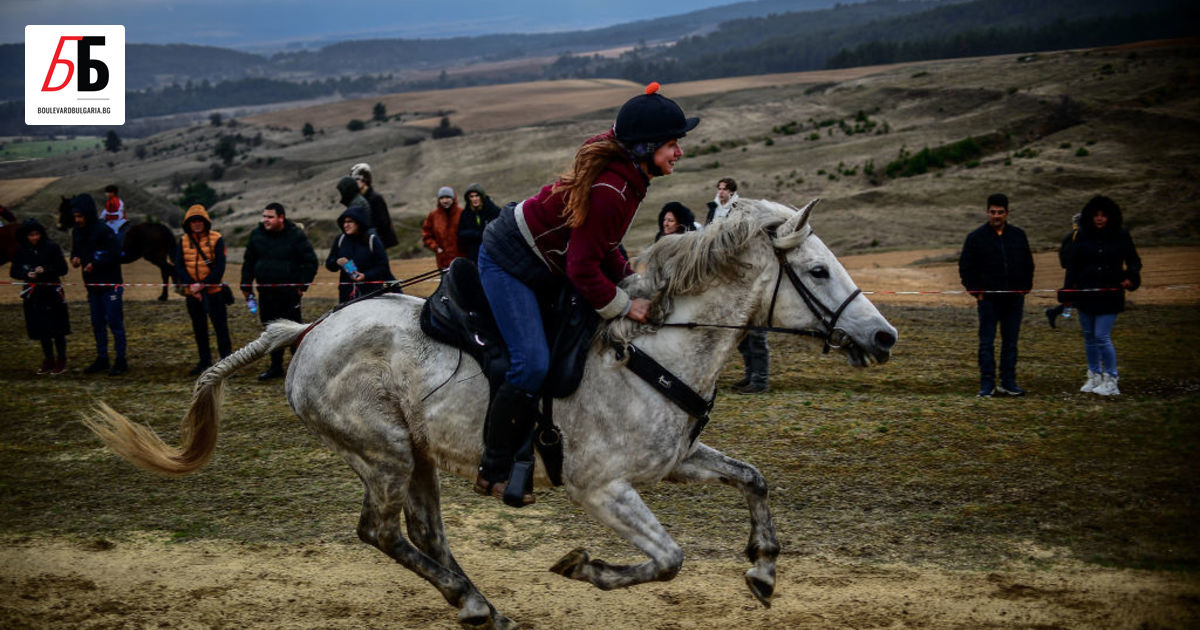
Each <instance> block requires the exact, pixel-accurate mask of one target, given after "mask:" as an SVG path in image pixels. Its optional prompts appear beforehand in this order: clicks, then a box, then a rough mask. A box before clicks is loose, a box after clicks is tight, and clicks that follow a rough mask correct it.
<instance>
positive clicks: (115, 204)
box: [100, 184, 126, 234]
mask: <svg viewBox="0 0 1200 630" xmlns="http://www.w3.org/2000/svg"><path fill="white" fill-rule="evenodd" d="M100 218H102V219H104V223H105V224H106V225H108V227H109V228H110V229H112V231H113V233H114V234H120V232H121V228H122V227H123V226H124V225H125V221H126V218H125V202H124V201H122V200H121V198H120V197H118V196H117V187H116V185H115V184H109V185H107V186H105V187H104V214H103V215H102V216H101V217H100Z"/></svg>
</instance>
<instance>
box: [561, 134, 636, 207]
mask: <svg viewBox="0 0 1200 630" xmlns="http://www.w3.org/2000/svg"><path fill="white" fill-rule="evenodd" d="M629 159H631V158H630V155H629V152H628V151H627V150H626V149H625V147H623V146H621V144H620V143H619V142H617V139H616V138H615V137H613V135H612V133H611V132H609V133H606V134H604V135H602V136H600V137H599V138H598V139H597V140H595V141H592V142H589V143H587V144H585V145H583V146H582V147H579V151H578V152H576V153H575V163H574V164H572V165H571V170H569V171H567V172H566V173H563V174H562V175H559V177H558V181H556V182H554V188H553V189H552V192H553V193H554V194H562V196H563V201H564V206H563V212H562V216H563V217H565V218H566V219H567V225H568V226H569V227H572V228H576V227H579V226H580V225H582V224H583V221H584V219H587V215H588V209H589V203H588V202H589V198H590V197H591V189H592V184H594V183H596V178H597V177H599V176H600V173H602V172H604V169H605V168H606V167H607V166H608V164H609V162H613V161H615V160H629Z"/></svg>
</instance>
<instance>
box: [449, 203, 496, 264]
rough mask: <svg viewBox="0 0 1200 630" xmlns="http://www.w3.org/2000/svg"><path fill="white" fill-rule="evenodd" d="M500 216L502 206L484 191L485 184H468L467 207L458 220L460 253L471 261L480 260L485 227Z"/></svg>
mask: <svg viewBox="0 0 1200 630" xmlns="http://www.w3.org/2000/svg"><path fill="white" fill-rule="evenodd" d="M498 216H500V208H499V207H497V206H496V204H495V203H493V202H492V198H491V197H488V196H487V193H486V192H484V191H483V186H480V185H479V184H471V185H470V186H467V207H466V208H463V212H462V214H461V215H460V217H459V220H458V234H457V236H458V238H457V243H458V255H459V256H462V257H463V258H469V259H470V260H471V262H476V261H477V260H479V244H480V243H482V242H483V228H485V227H487V224H488V223H491V222H492V220H493V219H495V218H496V217H498Z"/></svg>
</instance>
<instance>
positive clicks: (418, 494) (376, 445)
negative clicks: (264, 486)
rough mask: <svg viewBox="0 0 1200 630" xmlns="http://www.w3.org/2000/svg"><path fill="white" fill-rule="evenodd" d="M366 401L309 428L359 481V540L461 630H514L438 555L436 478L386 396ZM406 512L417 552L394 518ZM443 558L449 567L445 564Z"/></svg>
mask: <svg viewBox="0 0 1200 630" xmlns="http://www.w3.org/2000/svg"><path fill="white" fill-rule="evenodd" d="M358 375H362V374H361V372H359V373H358ZM364 380H365V379H364ZM367 391H368V392H369V390H367ZM366 395H367V396H376V395H377V396H378V398H374V399H373V400H369V401H363V400H356V401H351V402H350V403H349V404H341V405H339V406H338V408H337V410H336V411H334V410H327V412H328V415H327V416H325V418H324V421H323V422H320V423H317V424H316V425H315V427H316V428H317V430H318V431H319V432H320V433H322V435H323V437H325V438H326V441H327V442H329V443H331V445H332V446H333V447H334V448H335V450H337V451H338V452H339V453H341V454H342V455H343V456H344V457H345V458H346V460H347V461H348V462H349V463H350V466H351V468H353V469H354V471H355V472H356V473H358V476H359V478H361V479H362V482H363V489H364V491H365V495H364V497H363V508H362V516H361V517H360V519H359V523H358V536H359V538H361V539H362V540H363V541H364V542H366V543H368V544H370V545H373V546H375V547H377V548H378V549H379V550H380V551H382V552H384V553H385V554H387V555H388V556H390V557H391V558H392V559H394V560H396V561H397V562H399V563H400V564H402V565H404V566H405V567H406V568H407V569H409V570H410V571H412V572H413V573H416V574H417V575H419V576H421V577H422V578H424V579H425V580H426V581H427V582H429V583H430V584H432V585H433V587H434V588H436V589H437V590H438V591H439V592H440V593H441V594H442V596H443V597H445V598H446V601H447V602H449V603H450V605H451V606H454V607H455V608H458V611H459V614H458V618H459V621H460V622H462V624H463V625H464V626H466V627H469V628H480V629H488V630H493V629H495V630H509V629H511V628H515V627H516V624H514V623H513V622H512V621H511V620H509V619H508V618H507V617H505V616H504V615H502V614H500V613H499V612H498V611H496V610H495V608H493V607H492V605H491V604H490V603H488V601H487V599H486V598H484V596H483V594H482V593H480V592H479V590H478V589H477V588H475V585H474V584H472V583H471V581H470V580H469V579H467V577H466V576H465V575H463V573H462V569H460V568H459V567H458V564H457V563H455V562H454V560H453V558H452V557H451V556H450V553H449V550H448V549H445V540H444V536H443V535H442V534H441V516H440V513H439V512H437V511H435V512H433V513H430V512H429V508H430V506H431V505H432V506H433V507H435V508H436V506H437V500H438V495H437V486H436V483H437V475H436V473H435V472H430V471H429V470H428V468H429V465H428V463H427V460H423V459H422V456H421V455H419V454H417V453H414V452H413V450H412V446H411V441H410V435H409V433H408V430H407V428H406V427H405V426H404V424H403V423H402V422H398V421H397V420H396V419H395V418H392V417H390V416H389V414H388V413H387V412H385V411H384V410H383V408H382V407H383V405H381V404H380V403H381V400H384V399H386V394H379V393H378V392H375V393H368V394H366ZM431 483H432V484H434V485H433V486H432V487H431V486H430V485H429V484H431ZM405 511H411V512H412V514H408V515H405V516H407V518H408V523H409V527H410V534H409V535H410V536H414V533H415V534H416V535H415V536H414V537H415V538H416V539H418V540H420V541H421V542H420V543H418V544H420V546H421V547H422V549H418V548H417V547H415V546H413V544H412V543H410V542H409V540H408V539H406V538H405V536H404V533H403V528H402V525H401V518H402V515H404V512H405ZM430 523H436V527H431V526H429V524H430ZM414 524H416V528H415V530H414V529H413V525H414ZM427 529H428V530H429V531H431V532H434V535H433V537H430V536H429V535H425V534H423V533H422V532H424V531H426V530H427ZM433 540H438V541H440V544H441V548H442V549H441V550H439V549H438V546H437V545H436V544H432V543H431V542H430V541H433ZM430 552H432V554H431V553H430ZM446 558H448V559H449V561H450V562H451V563H452V564H450V565H447V564H445V563H444V562H443V560H444V559H446Z"/></svg>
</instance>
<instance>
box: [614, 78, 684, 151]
mask: <svg viewBox="0 0 1200 630" xmlns="http://www.w3.org/2000/svg"><path fill="white" fill-rule="evenodd" d="M658 88H659V84H658V82H657V81H655V82H653V83H651V84H650V85H647V86H646V93H645V94H639V95H638V96H635V97H633V98H631V99H629V100H628V101H626V102H625V104H624V105H622V106H621V111H620V112H618V113H617V122H616V124H614V125H613V131H615V132H616V135H617V140H620V141H621V143H622V144H624V145H625V146H627V147H630V148H632V147H633V146H634V145H637V144H641V143H644V142H649V143H657V144H661V143H663V142H666V141H668V140H674V139H676V138H682V137H684V136H685V135H687V132H689V131H691V130H692V129H695V128H696V125H698V124H700V119H699V118H685V117H684V115H683V109H682V108H680V107H679V105H678V104H677V103H676V102H675V101H673V100H671V99H669V98H667V97H665V96H663V95H661V94H659V93H658Z"/></svg>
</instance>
